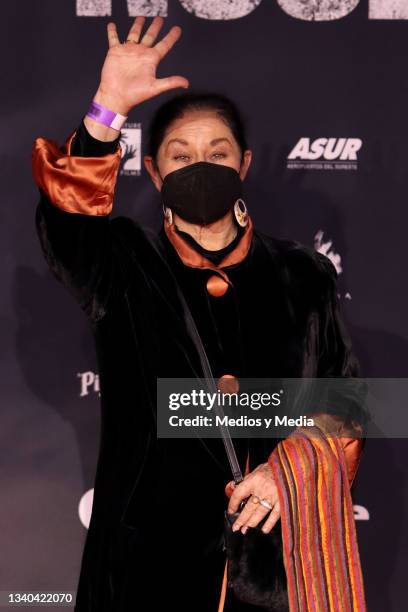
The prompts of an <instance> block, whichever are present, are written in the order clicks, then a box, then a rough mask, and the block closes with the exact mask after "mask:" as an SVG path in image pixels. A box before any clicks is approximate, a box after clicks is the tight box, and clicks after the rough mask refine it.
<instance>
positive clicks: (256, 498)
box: [251, 495, 260, 504]
mask: <svg viewBox="0 0 408 612" xmlns="http://www.w3.org/2000/svg"><path fill="white" fill-rule="evenodd" d="M251 502H252V503H253V504H259V503H260V501H259V497H258V496H257V495H251Z"/></svg>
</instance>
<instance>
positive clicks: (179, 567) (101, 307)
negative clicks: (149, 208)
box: [34, 139, 358, 612]
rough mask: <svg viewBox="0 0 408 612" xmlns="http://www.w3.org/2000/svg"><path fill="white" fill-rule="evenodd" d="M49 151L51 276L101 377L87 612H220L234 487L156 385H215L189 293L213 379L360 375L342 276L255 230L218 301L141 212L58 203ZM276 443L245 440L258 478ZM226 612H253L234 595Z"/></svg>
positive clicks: (81, 599)
mask: <svg viewBox="0 0 408 612" xmlns="http://www.w3.org/2000/svg"><path fill="white" fill-rule="evenodd" d="M37 140H38V139H37ZM44 142H45V144H46V141H45V140H42V141H41V143H39V144H40V145H41V146H42V147H43V146H44ZM96 142H98V141H96ZM94 144H95V143H94ZM109 144H111V143H109ZM37 145H38V142H37ZM114 145H115V146H117V142H116V143H114ZM101 147H102V145H101ZM38 150H39V148H38V146H37V149H35V150H34V151H37V152H34V174H35V177H36V180H37V184H38V185H39V187H40V193H41V200H40V202H39V204H38V206H37V209H36V226H37V232H38V236H39V239H40V243H41V246H42V249H43V252H44V256H45V258H46V260H47V262H48V264H49V266H50V269H51V271H52V272H53V274H54V275H55V276H56V277H57V278H58V279H59V281H61V282H62V283H63V284H64V285H65V286H66V287H67V289H68V290H69V291H70V292H71V294H72V295H73V296H74V297H75V299H76V300H77V301H78V303H79V305H80V306H81V308H82V309H83V310H84V311H85V312H86V314H87V315H88V317H89V320H90V324H91V326H92V330H93V333H94V337H95V342H96V348H97V358H98V367H99V374H100V384H101V438H100V451H99V458H98V467H97V473H96V479H95V484H94V502H93V512H92V518H91V522H90V526H89V531H88V534H87V539H86V545H85V549H84V554H83V560H82V568H81V573H80V579H79V584H78V592H77V603H76V608H75V610H76V611H77V612H105V611H111V612H128V611H130V610H143V611H144V610H150V609H153V608H159V609H161V608H160V606H159V604H158V602H159V601H160V602H162V601H163V600H165V601H166V602H167V605H166V609H171V610H173V609H174V610H191V611H193V610H194V611H208V612H216V611H217V610H218V601H219V597H220V588H221V582H222V576H223V570H224V563H225V556H224V552H223V550H222V527H223V525H222V523H223V511H224V509H225V507H226V503H227V498H226V495H225V492H224V487H225V485H226V483H227V482H228V481H229V480H231V474H230V471H229V466H228V462H227V460H226V457H225V452H224V448H223V446H222V442H221V441H220V440H208V439H207V440H199V439H194V440H162V439H160V440H158V439H157V436H156V378H157V377H187V378H193V377H194V376H197V375H199V376H203V372H202V369H201V361H200V350H199V347H198V346H197V343H196V342H195V340H194V338H193V337H192V336H191V334H190V333H189V329H188V326H187V325H186V321H185V316H184V311H183V307H182V305H181V303H180V300H179V293H178V292H179V291H181V292H182V293H183V295H184V297H185V299H186V301H187V304H188V306H189V308H190V310H191V313H192V315H193V318H194V320H195V323H196V325H197V328H198V331H199V334H200V336H201V339H202V342H203V345H204V348H205V351H206V353H207V356H208V359H209V362H210V364H211V367H212V370H213V374H214V376H216V377H218V376H222V375H223V374H225V373H228V374H233V375H235V376H237V377H256V378H259V377H278V376H283V377H299V376H343V375H345V376H349V375H356V374H357V373H358V364H357V362H356V360H355V358H354V357H353V354H352V352H351V346H350V340H349V338H348V336H347V333H346V330H345V328H344V325H343V323H342V322H341V320H340V316H339V310H338V299H337V295H336V280H335V279H336V270H335V268H334V266H333V264H332V263H331V262H330V260H329V259H328V258H327V257H325V256H324V255H322V254H319V253H317V252H316V251H314V250H312V249H309V248H307V247H305V246H303V245H301V244H299V243H297V242H294V241H289V240H280V239H277V238H273V237H270V236H266V235H264V234H263V233H262V232H260V231H258V230H256V229H254V231H253V235H252V240H251V246H250V249H249V252H248V254H247V255H246V257H245V258H244V259H243V260H242V261H240V262H239V263H237V264H235V265H232V266H229V267H228V268H225V271H226V272H227V274H228V277H229V279H230V280H231V282H232V286H230V287H229V289H228V291H227V292H226V293H225V294H224V295H222V296H219V297H214V296H212V295H210V294H209V292H208V290H207V281H208V278H209V277H210V276H211V275H213V274H214V272H213V271H211V270H209V269H207V268H201V267H198V268H196V267H192V266H189V265H186V264H185V263H184V262H183V261H182V259H181V258H180V256H179V254H178V253H177V251H176V249H175V247H174V245H173V244H172V243H171V241H170V240H169V238H168V236H167V235H166V232H165V231H164V229H162V230H161V232H160V234H159V236H154V235H153V234H152V232H151V231H150V230H147V229H146V228H144V227H142V226H141V225H140V224H139V223H138V222H137V221H135V220H133V219H131V218H128V217H116V218H111V216H110V215H109V214H104V215H103V214H102V215H96V214H84V213H83V212H78V213H76V214H75V213H74V214H73V212H72V210H70V211H68V209H67V208H65V209H64V202H63V198H61V200H59V201H55V200H57V199H58V198H54V201H51V195H50V194H51V193H55V191H54V192H52V191H51V190H47V182H46V181H45V179H44V178H41V176H40V174H41V164H42V163H44V162H43V161H42V160H43V158H41V156H40V155H39V153H38ZM80 154H82V155H84V153H83V152H82V153H78V155H80ZM97 154H99V155H101V154H105V155H106V154H108V151H107V150H105V151H103V148H101V149H100V151H99V153H98V152H96V151H95V150H94V151H93V155H95V156H96V155H97ZM71 155H73V150H72V149H71ZM68 178H69V177H68V175H67V180H68ZM74 189H75V185H74ZM61 193H62V194H63V195H64V193H66V191H64V190H63V189H62V191H61ZM71 202H72V201H71ZM153 245H155V247H154V246H153ZM277 443H278V440H276V439H271V440H269V441H261V440H257V441H256V440H236V446H237V452H238V457H239V460H240V463H241V466H242V470H244V468H245V461H246V457H247V452H248V451H249V459H250V469H253V468H255V467H256V466H257V465H258V464H259V463H261V462H265V461H267V459H268V456H269V454H270V453H271V452H272V450H273V448H274V446H275V445H276V444H277ZM276 528H277V529H278V528H279V522H278V524H277V527H276ZM146 602H147V603H146ZM149 602H150V603H149ZM257 609H258V608H257ZM224 610H225V611H227V610H231V611H232V610H237V611H238V610H248V611H249V610H255V608H250V607H246V606H242V605H240V604H239V603H238V602H235V601H234V600H233V598H232V595H231V594H228V596H227V600H226V603H225V607H224Z"/></svg>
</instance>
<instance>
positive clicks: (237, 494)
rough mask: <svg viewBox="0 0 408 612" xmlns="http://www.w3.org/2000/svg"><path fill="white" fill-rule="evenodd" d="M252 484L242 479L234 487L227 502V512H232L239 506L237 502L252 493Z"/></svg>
mask: <svg viewBox="0 0 408 612" xmlns="http://www.w3.org/2000/svg"><path fill="white" fill-rule="evenodd" d="M251 489H252V485H251V482H250V481H249V480H245V479H244V480H243V481H242V482H240V483H239V485H238V486H236V487H235V489H234V492H233V493H232V495H231V498H230V500H229V504H228V512H229V513H230V514H233V513H234V512H236V511H237V510H238V508H239V504H240V503H241V502H242V501H243V500H244V499H246V498H247V497H249V496H250V495H251V493H252V491H251Z"/></svg>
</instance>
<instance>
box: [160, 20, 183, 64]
mask: <svg viewBox="0 0 408 612" xmlns="http://www.w3.org/2000/svg"><path fill="white" fill-rule="evenodd" d="M180 36H181V28H180V26H173V27H172V28H171V30H170V31H169V32H168V33H167V34H166V36H165V37H164V38H162V39H161V41H159V42H158V43H157V44H156V45H154V48H155V49H156V51H158V53H159V55H160V59H163V57H164V56H165V55H166V54H167V53H168V52H169V51H170V49H171V48H172V47H173V45H174V44H175V43H176V42H177V40H178V39H179V38H180Z"/></svg>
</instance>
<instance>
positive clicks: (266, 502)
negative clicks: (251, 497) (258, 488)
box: [259, 499, 273, 510]
mask: <svg viewBox="0 0 408 612" xmlns="http://www.w3.org/2000/svg"><path fill="white" fill-rule="evenodd" d="M259 503H260V504H261V506H263V507H264V508H268V510H272V508H273V506H272V504H271V502H270V501H269V499H260V500H259Z"/></svg>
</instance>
